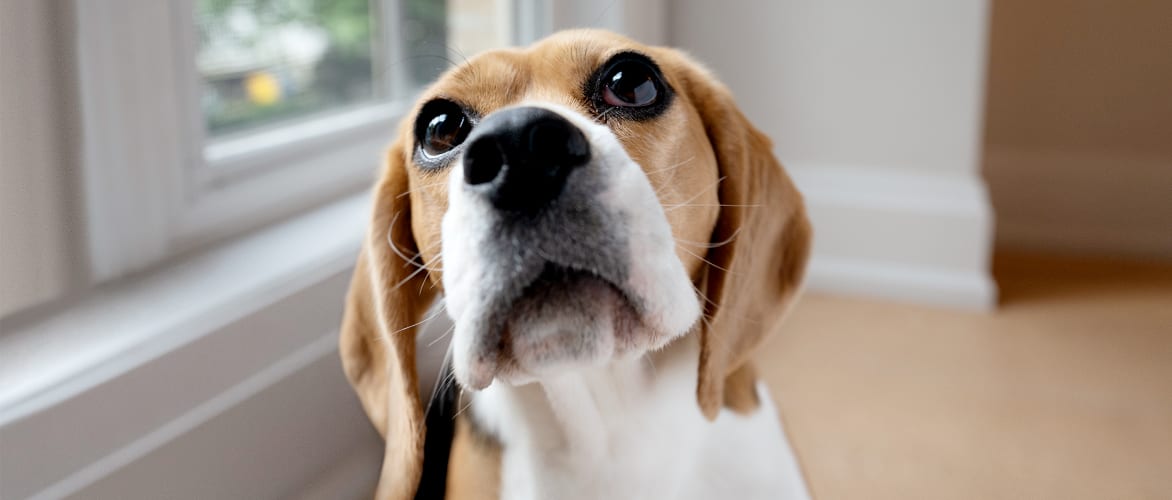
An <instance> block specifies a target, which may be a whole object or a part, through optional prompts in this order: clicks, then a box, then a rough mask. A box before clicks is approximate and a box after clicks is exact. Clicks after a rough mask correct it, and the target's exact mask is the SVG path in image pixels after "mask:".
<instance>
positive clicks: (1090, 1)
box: [985, 0, 1172, 256]
mask: <svg viewBox="0 0 1172 500" xmlns="http://www.w3.org/2000/svg"><path fill="white" fill-rule="evenodd" d="M988 78H989V80H988V95H987V101H986V102H987V116H986V134H985V135H986V162H985V174H986V177H987V179H988V182H989V185H990V192H991V195H992V198H993V202H994V208H995V209H996V211H997V222H998V243H999V244H1000V245H1003V246H1024V247H1036V248H1044V249H1052V250H1073V251H1087V252H1098V253H1127V254H1137V255H1162V256H1172V2H1168V1H1167V0H1118V1H1110V2H1108V1H1099V0H1077V1H1071V0H995V1H994V2H993V16H992V23H991V45H990V59H989V77H988Z"/></svg>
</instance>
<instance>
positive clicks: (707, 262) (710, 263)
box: [680, 247, 738, 274]
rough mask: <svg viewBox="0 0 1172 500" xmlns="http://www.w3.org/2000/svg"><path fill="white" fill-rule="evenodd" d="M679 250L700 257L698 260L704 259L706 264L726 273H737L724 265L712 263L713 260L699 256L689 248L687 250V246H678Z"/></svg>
mask: <svg viewBox="0 0 1172 500" xmlns="http://www.w3.org/2000/svg"><path fill="white" fill-rule="evenodd" d="M680 250H683V251H684V253H687V254H688V255H691V256H692V257H695V258H697V259H700V260H702V261H704V262H705V263H706V264H708V265H710V266H712V267H715V268H717V269H720V270H721V271H724V272H726V273H729V274H738V273H734V272H732V271H731V270H729V269H726V268H724V267H721V266H718V265H716V263H714V262H712V261H710V260H708V259H706V258H704V257H701V256H699V255H696V254H695V253H693V252H692V251H691V250H688V249H687V248H684V247H680Z"/></svg>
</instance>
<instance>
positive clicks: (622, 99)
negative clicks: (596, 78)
mask: <svg viewBox="0 0 1172 500" xmlns="http://www.w3.org/2000/svg"><path fill="white" fill-rule="evenodd" d="M602 82H603V86H602V100H603V102H605V103H607V104H609V105H611V106H621V107H625V108H630V107H643V106H650V105H651V104H654V103H655V102H656V100H657V98H658V97H659V88H658V87H659V86H658V85H656V82H655V70H653V69H651V67H650V66H647V65H646V64H644V63H642V62H641V61H623V62H620V63H618V64H615V65H614V66H612V67H611V68H610V70H609V71H608V72H607V74H606V75H605V76H604V77H603V81H602Z"/></svg>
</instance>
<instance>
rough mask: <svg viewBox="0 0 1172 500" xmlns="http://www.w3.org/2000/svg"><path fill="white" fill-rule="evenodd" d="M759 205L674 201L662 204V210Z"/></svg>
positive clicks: (753, 206)
mask: <svg viewBox="0 0 1172 500" xmlns="http://www.w3.org/2000/svg"><path fill="white" fill-rule="evenodd" d="M759 206H761V205H757V204H748V205H737V204H730V203H676V204H672V205H664V206H663V209H664V210H675V209H677V208H686V207H744V208H757V207H759Z"/></svg>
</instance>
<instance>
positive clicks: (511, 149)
mask: <svg viewBox="0 0 1172 500" xmlns="http://www.w3.org/2000/svg"><path fill="white" fill-rule="evenodd" d="M589 161H590V143H589V142H588V141H587V140H586V136H585V135H584V134H583V133H582V131H581V130H580V129H578V127H576V126H575V125H574V124H572V123H570V122H569V120H566V119H565V118H564V117H562V116H560V115H558V114H557V113H555V112H553V111H550V110H548V109H545V108H538V107H529V106H526V107H517V108H511V109H506V110H502V111H499V112H497V113H494V114H492V115H491V116H489V117H488V118H486V119H485V120H484V121H483V122H482V123H481V124H480V125H479V126H478V127H477V128H476V131H475V132H474V133H473V135H472V137H470V138H469V146H468V150H467V151H466V152H465V154H464V182H465V183H466V184H467V185H468V186H470V187H473V188H474V189H475V190H476V191H477V192H479V193H481V194H482V195H483V196H486V197H487V198H488V199H489V200H490V201H491V202H492V204H493V206H495V207H496V208H497V209H500V210H505V211H521V212H534V211H537V210H540V209H542V208H544V207H545V206H546V205H548V204H549V203H550V202H551V201H553V200H554V199H555V198H557V197H558V196H559V195H560V194H561V193H562V190H563V188H564V187H565V184H566V179H567V178H568V177H569V175H570V173H571V172H572V171H573V170H574V169H576V168H578V167H581V166H583V165H586V164H587V163H588V162H589Z"/></svg>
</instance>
